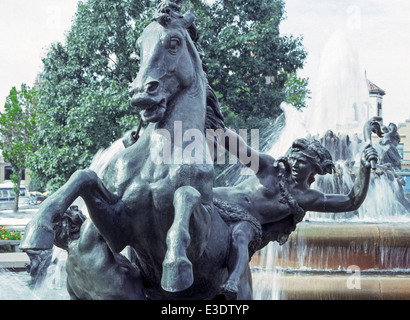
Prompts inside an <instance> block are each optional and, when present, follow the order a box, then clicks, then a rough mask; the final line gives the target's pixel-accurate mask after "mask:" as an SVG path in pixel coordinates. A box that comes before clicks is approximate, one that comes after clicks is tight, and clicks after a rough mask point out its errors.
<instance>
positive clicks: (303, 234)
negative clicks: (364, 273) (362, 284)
mask: <svg viewBox="0 0 410 320" xmlns="http://www.w3.org/2000/svg"><path fill="white" fill-rule="evenodd" d="M409 244H410V224H407V223H403V224H401V223H320V222H302V223H300V224H299V225H298V227H297V229H296V230H295V231H294V232H293V233H292V234H291V236H290V237H289V240H288V242H287V243H285V244H284V245H283V246H277V247H276V248H275V251H276V252H275V256H274V258H273V259H271V261H268V260H269V259H267V258H266V257H267V254H268V251H269V250H271V249H270V246H268V247H266V248H265V249H263V250H261V251H259V252H257V253H256V254H255V255H254V257H253V258H252V260H251V266H259V267H262V268H268V269H269V268H272V267H281V268H292V269H306V268H308V269H313V270H318V269H319V270H347V269H348V268H349V266H357V267H358V268H359V269H360V270H368V269H372V270H395V269H410V249H409Z"/></svg>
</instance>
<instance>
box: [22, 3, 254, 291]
mask: <svg viewBox="0 0 410 320" xmlns="http://www.w3.org/2000/svg"><path fill="white" fill-rule="evenodd" d="M194 18H195V16H194V12H193V10H192V9H190V10H189V11H188V12H187V13H186V14H185V15H180V14H179V12H177V11H175V10H173V9H172V8H170V7H166V6H165V7H163V8H162V9H161V11H160V12H159V14H158V15H157V17H156V19H155V20H154V21H153V22H152V23H151V24H150V25H149V26H148V27H147V28H146V29H145V30H144V32H143V34H142V35H141V37H140V38H139V40H138V46H139V47H140V50H141V54H140V58H141V67H140V71H139V73H138V75H137V77H136V79H135V80H134V82H133V83H132V85H131V88H130V96H131V106H133V107H136V108H139V109H140V110H141V115H142V117H143V119H144V120H145V121H147V122H149V123H150V124H149V125H148V127H147V128H146V130H144V132H143V134H142V135H141V137H140V138H139V140H138V142H137V143H135V144H134V145H132V146H131V147H129V148H126V149H125V150H123V151H122V152H120V153H118V154H117V155H116V156H115V157H114V158H113V159H112V161H111V162H110V163H109V164H108V165H107V168H106V169H105V171H104V173H103V175H102V177H101V179H100V178H98V177H97V175H96V174H95V173H94V172H93V171H91V170H88V169H86V170H79V171H77V172H75V173H74V174H73V175H72V176H71V178H70V179H69V180H68V181H67V183H66V184H65V185H64V186H63V187H61V188H60V189H59V190H58V191H57V192H56V193H54V194H53V195H52V196H50V197H49V198H48V199H47V200H46V201H44V202H43V204H42V205H41V207H40V209H39V213H38V214H37V216H36V217H35V218H34V219H33V220H32V221H31V222H30V223H29V224H28V225H27V228H26V233H25V238H24V240H23V241H22V244H21V248H22V249H29V248H36V249H47V248H50V247H51V246H52V243H53V232H52V223H53V220H54V219H55V218H56V217H57V216H58V215H59V214H60V213H61V212H64V211H65V210H66V209H67V208H68V207H69V206H70V204H71V203H72V202H73V201H74V200H75V199H76V198H77V197H82V198H83V199H84V201H85V203H86V205H87V209H88V212H89V216H90V218H91V220H92V222H91V221H90V222H88V224H87V227H84V228H82V231H81V233H82V234H81V237H80V240H79V241H80V242H81V241H84V242H85V241H88V240H86V239H96V238H98V237H96V236H99V235H98V234H97V235H96V233H99V234H100V235H101V237H102V238H101V239H100V240H99V241H100V242H101V243H102V246H103V247H104V248H106V249H107V250H105V249H104V250H102V251H104V254H101V256H98V255H95V259H100V260H101V261H100V262H101V263H104V257H108V258H109V259H108V258H107V259H106V260H109V261H111V262H110V263H114V264H115V259H113V256H112V255H113V254H117V253H119V252H120V251H122V250H123V249H124V248H125V247H126V246H127V245H128V246H131V247H132V248H134V249H135V252H136V262H135V263H136V264H137V266H138V269H139V271H140V273H141V276H142V278H143V280H144V281H143V282H144V288H143V291H144V292H145V294H146V296H147V297H149V298H151V299H161V298H167V299H170V298H171V299H174V298H175V299H184V298H191V299H211V298H214V297H215V296H216V295H217V294H218V293H219V292H220V287H221V285H222V284H223V283H224V282H225V281H226V279H227V275H228V270H227V260H228V255H229V246H230V230H229V227H228V226H227V225H226V224H225V223H224V222H223V220H222V218H221V217H220V216H219V214H218V213H216V212H215V211H214V208H213V199H212V185H213V165H212V164H209V163H210V161H209V159H208V160H207V157H208V156H209V154H208V150H207V146H206V143H205V141H206V139H205V138H204V133H203V132H204V123H205V115H206V98H207V96H206V95H207V85H206V84H207V82H206V76H205V73H204V71H203V69H202V61H201V58H200V56H199V53H198V50H197V48H196V46H195V44H194V42H193V41H192V39H191V37H190V35H189V28H190V27H191V26H192V24H193V21H194ZM198 133H200V135H201V136H199V137H198ZM190 135H191V136H190ZM192 135H193V136H194V139H196V140H201V139H202V141H203V148H204V152H202V153H201V152H200V150H199V148H195V150H193V149H192V148H191V149H190V146H192ZM180 137H184V138H183V139H180ZM187 137H188V138H187ZM188 151H189V152H188ZM192 151H195V157H194V160H193V159H192V157H189V156H186V157H182V158H181V157H180V155H181V154H182V155H187V154H189V155H192ZM161 161H162V162H161ZM90 224H91V226H92V227H90ZM94 225H95V227H94ZM97 230H98V231H97ZM91 235H93V236H91ZM102 239H103V240H102ZM90 241H91V240H90ZM92 241H97V240H92ZM107 245H108V247H109V249H110V250H108V247H106V246H107ZM85 247H86V246H85ZM88 247H89V248H92V243H89V246H88ZM93 250H95V248H93ZM93 255H94V253H93ZM112 261H114V262H112ZM89 269H90V268H88V270H87V272H92V270H89ZM113 269H115V270H117V269H118V268H113ZM95 276H96V278H98V275H95ZM125 277H127V276H126V275H125ZM244 279H245V280H244V282H243V286H241V288H240V292H239V293H238V298H242V299H250V298H252V289H251V280H250V274H249V269H248V270H247V274H246V275H244ZM131 280H132V279H131ZM133 281H134V280H133ZM137 282H138V281H137ZM132 283H135V281H134V282H132ZM140 289H141V288H139V289H138V290H140Z"/></svg>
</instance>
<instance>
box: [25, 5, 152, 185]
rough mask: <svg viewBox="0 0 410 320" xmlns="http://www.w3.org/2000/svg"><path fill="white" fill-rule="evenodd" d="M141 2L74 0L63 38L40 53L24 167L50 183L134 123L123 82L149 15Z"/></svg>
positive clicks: (131, 71) (134, 66)
mask: <svg viewBox="0 0 410 320" xmlns="http://www.w3.org/2000/svg"><path fill="white" fill-rule="evenodd" d="M147 5H148V6H147ZM147 8H148V9H150V8H151V7H150V1H134V0H109V1H108V0H89V1H86V2H79V5H78V9H77V12H76V16H75V19H74V21H73V25H72V28H71V30H70V32H69V33H68V34H67V36H66V41H65V43H64V44H62V43H55V44H53V45H51V47H50V49H49V51H48V54H47V56H46V57H45V58H44V59H43V65H44V67H43V72H42V74H41V78H40V83H39V104H38V111H39V112H38V127H39V130H38V133H37V134H36V137H35V139H36V142H37V144H38V146H39V148H38V150H37V151H36V152H35V153H34V154H33V156H32V157H31V159H30V168H31V169H32V170H33V173H34V174H35V176H36V178H39V179H40V180H43V181H45V182H48V183H49V185H50V186H51V187H52V189H56V188H58V187H60V186H61V185H62V184H63V183H64V182H65V181H66V180H67V179H68V178H69V177H70V175H71V174H72V173H73V172H74V171H75V170H76V169H79V168H84V167H87V166H88V165H89V164H90V161H91V159H92V157H93V155H94V154H95V153H96V152H97V151H98V150H99V149H100V148H106V147H108V146H109V144H110V143H111V142H113V141H115V140H116V139H118V138H120V137H121V135H122V134H123V133H124V132H125V131H126V130H129V129H130V128H132V127H133V126H135V125H136V123H137V120H138V115H137V114H136V110H131V109H130V107H129V99H128V85H129V83H130V82H131V81H132V79H133V78H134V77H135V75H136V73H137V71H138V61H137V59H138V57H137V55H136V53H135V47H136V46H135V42H136V39H137V38H138V36H139V34H140V33H141V32H142V30H143V28H144V27H145V26H146V25H147V24H148V23H149V22H150V17H149V14H150V12H152V10H147Z"/></svg>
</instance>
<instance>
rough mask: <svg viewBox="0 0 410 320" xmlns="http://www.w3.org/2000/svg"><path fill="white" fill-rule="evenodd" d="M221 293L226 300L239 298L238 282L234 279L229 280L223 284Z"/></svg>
mask: <svg viewBox="0 0 410 320" xmlns="http://www.w3.org/2000/svg"><path fill="white" fill-rule="evenodd" d="M220 295H222V296H224V297H225V299H226V300H237V299H238V283H237V282H236V281H233V280H228V281H227V282H226V283H225V284H224V285H222V286H221V291H220Z"/></svg>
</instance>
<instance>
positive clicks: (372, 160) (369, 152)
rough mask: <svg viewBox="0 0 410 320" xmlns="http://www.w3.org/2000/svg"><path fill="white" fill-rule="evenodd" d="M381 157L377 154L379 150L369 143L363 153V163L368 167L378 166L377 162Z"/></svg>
mask: <svg viewBox="0 0 410 320" xmlns="http://www.w3.org/2000/svg"><path fill="white" fill-rule="evenodd" d="M378 159H379V156H378V154H377V151H376V149H375V148H373V147H372V146H371V145H368V146H367V147H366V148H365V149H364V150H363V153H362V165H363V166H365V167H366V168H370V167H371V168H374V169H375V168H376V163H377V160H378Z"/></svg>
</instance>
